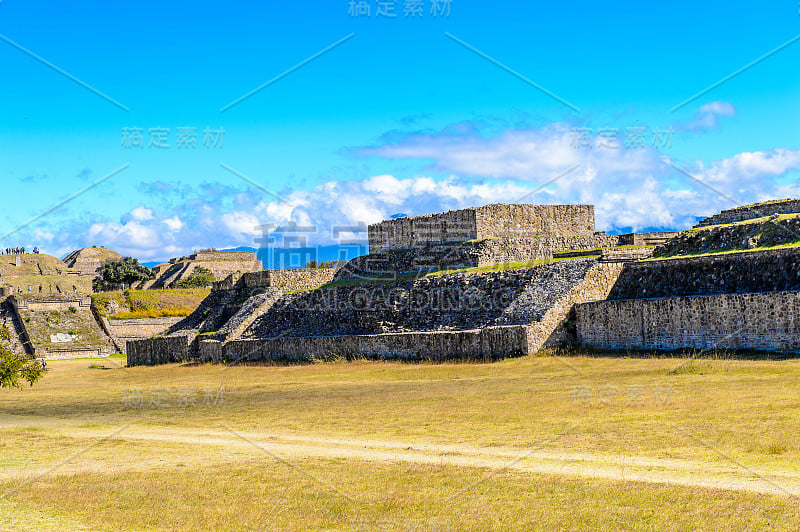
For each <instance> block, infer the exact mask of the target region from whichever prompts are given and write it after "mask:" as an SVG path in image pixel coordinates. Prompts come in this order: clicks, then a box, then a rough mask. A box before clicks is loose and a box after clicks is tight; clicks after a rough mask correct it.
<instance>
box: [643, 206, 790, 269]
mask: <svg viewBox="0 0 800 532" xmlns="http://www.w3.org/2000/svg"><path fill="white" fill-rule="evenodd" d="M797 247H800V213H795V214H781V215H776V216H764V217H761V218H754V219H751V220H744V221H741V222H735V223H730V224H718V225H709V226H704V227H693V228H691V229H688V230H686V231H684V232H682V233H681V234H680V235H679V236H678V237H676V238H675V239H673V240H672V241H670V242H668V243H667V244H666V245H665V246H664V247H662V248H659V249H658V250H657V251H656V253H657V256H655V257H651V258H650V259H647V260H662V259H671V258H683V257H701V256H707V255H719V254H726V253H746V252H753V251H768V250H774V249H790V248H797Z"/></svg>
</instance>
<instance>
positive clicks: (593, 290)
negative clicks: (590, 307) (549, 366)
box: [528, 262, 623, 353]
mask: <svg viewBox="0 0 800 532" xmlns="http://www.w3.org/2000/svg"><path fill="white" fill-rule="evenodd" d="M622 269H623V263H620V262H598V263H596V264H595V265H594V266H592V268H591V269H590V270H589V271H588V272H587V273H586V275H585V276H584V278H583V279H582V280H581V282H579V283H578V284H576V285H575V286H574V287H572V289H571V290H569V292H567V293H566V294H563V295H562V296H561V297H560V298H559V299H558V301H556V303H555V304H553V305H552V306H551V307H550V308H549V309H548V311H547V312H546V313H545V314H544V316H542V317H541V318H540V319H539V320H538V321H536V322H535V323H533V324H531V326H530V327H528V352H529V353H536V352H537V351H539V350H540V349H542V348H545V347H558V346H559V345H564V344H572V343H574V341H575V328H574V326H573V325H572V324H571V322H570V320H569V318H570V313H571V311H572V309H573V308H574V307H575V305H577V304H580V303H586V302H589V301H600V300H603V299H605V298H606V297H607V296H608V293H609V292H610V291H611V288H612V287H613V286H614V283H615V282H616V280H617V278H618V277H619V274H620V272H621V271H622Z"/></svg>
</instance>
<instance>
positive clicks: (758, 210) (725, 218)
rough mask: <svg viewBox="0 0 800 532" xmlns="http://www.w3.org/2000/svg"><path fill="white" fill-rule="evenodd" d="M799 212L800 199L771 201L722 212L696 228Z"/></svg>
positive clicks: (701, 222)
mask: <svg viewBox="0 0 800 532" xmlns="http://www.w3.org/2000/svg"><path fill="white" fill-rule="evenodd" d="M798 212H800V199H785V200H780V201H770V202H767V203H759V204H756V205H747V206H744V207H737V208H735V209H728V210H725V211H722V212H720V213H719V214H715V215H714V216H711V217H709V218H706V219H704V220H700V221H699V222H698V223H697V225H696V226H695V227H703V226H708V225H719V224H731V223H736V222H741V221H744V220H751V219H753V218H761V217H764V216H772V215H773V214H793V213H798Z"/></svg>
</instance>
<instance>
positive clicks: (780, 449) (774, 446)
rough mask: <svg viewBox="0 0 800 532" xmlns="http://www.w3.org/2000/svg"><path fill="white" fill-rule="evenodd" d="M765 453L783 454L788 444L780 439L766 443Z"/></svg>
mask: <svg viewBox="0 0 800 532" xmlns="http://www.w3.org/2000/svg"><path fill="white" fill-rule="evenodd" d="M766 450H767V454H783V453H785V452H786V451H788V450H789V446H788V445H786V444H785V443H783V442H781V441H773V442H771V443H770V444H769V445H767V449H766Z"/></svg>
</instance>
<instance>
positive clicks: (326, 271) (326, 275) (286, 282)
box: [267, 268, 336, 291]
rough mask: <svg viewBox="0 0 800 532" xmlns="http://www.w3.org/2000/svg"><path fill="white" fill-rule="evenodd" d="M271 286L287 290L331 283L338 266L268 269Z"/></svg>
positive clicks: (306, 288)
mask: <svg viewBox="0 0 800 532" xmlns="http://www.w3.org/2000/svg"><path fill="white" fill-rule="evenodd" d="M267 273H268V275H269V286H270V287H272V288H281V289H283V290H286V291H292V290H308V289H311V288H316V287H318V286H321V285H324V284H326V283H329V282H331V281H332V280H333V278H334V277H335V276H336V268H297V269H286V270H268V271H267Z"/></svg>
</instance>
